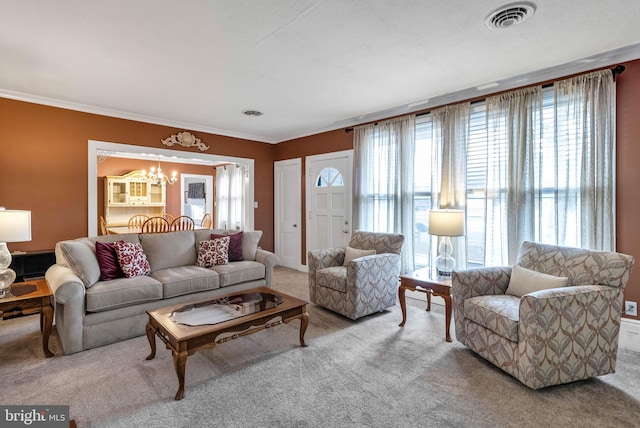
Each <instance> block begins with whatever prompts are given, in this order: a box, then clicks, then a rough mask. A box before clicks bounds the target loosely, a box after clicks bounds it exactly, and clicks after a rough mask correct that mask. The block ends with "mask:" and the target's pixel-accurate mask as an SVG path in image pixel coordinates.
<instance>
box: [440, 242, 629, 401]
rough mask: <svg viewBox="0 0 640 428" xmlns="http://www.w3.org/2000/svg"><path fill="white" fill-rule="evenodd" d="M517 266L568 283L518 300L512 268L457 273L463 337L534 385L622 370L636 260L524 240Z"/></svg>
mask: <svg viewBox="0 0 640 428" xmlns="http://www.w3.org/2000/svg"><path fill="white" fill-rule="evenodd" d="M516 264H517V265H519V266H521V267H523V268H526V269H530V270H533V271H537V272H542V273H545V274H548V275H553V276H556V277H566V278H568V284H569V286H567V287H562V288H551V289H546V290H540V291H534V292H531V293H528V294H524V295H523V296H522V297H516V296H512V295H509V294H505V291H506V289H507V287H508V286H509V281H510V278H511V275H512V269H511V268H510V267H485V268H479V269H471V270H466V271H454V272H453V274H452V294H453V313H454V318H455V331H456V338H457V339H458V341H460V342H461V343H463V344H464V345H466V346H468V347H469V348H471V349H472V350H473V351H475V352H477V353H478V354H480V355H481V356H482V357H483V358H485V359H487V360H489V361H490V362H491V363H493V364H495V365H496V366H498V367H500V368H501V369H502V370H504V371H506V372H507V373H509V374H510V375H512V376H514V377H515V378H517V379H518V380H519V381H520V382H522V383H524V384H525V385H527V386H528V387H530V388H532V389H538V388H544V387H546V386H550V385H558V384H563V383H569V382H573V381H577V380H581V379H587V378H590V377H594V376H600V375H604V374H607V373H613V372H615V368H616V354H617V351H618V332H619V329H620V318H621V316H622V300H623V289H624V286H625V285H626V283H627V281H628V279H629V274H630V273H631V268H632V267H633V264H634V259H633V257H631V256H628V255H626V254H620V253H613V252H604V251H594V250H586V249H580V248H570V247H560V246H555V245H544V244H538V243H534V242H525V243H523V244H522V248H521V249H520V254H519V255H518V261H517V263H516ZM514 276H515V275H514Z"/></svg>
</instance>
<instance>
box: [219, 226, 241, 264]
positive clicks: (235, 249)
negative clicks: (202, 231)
mask: <svg viewBox="0 0 640 428" xmlns="http://www.w3.org/2000/svg"><path fill="white" fill-rule="evenodd" d="M225 236H228V237H229V238H231V241H230V242H229V261H230V262H239V261H242V260H244V259H243V258H242V232H238V233H229V234H225V235H218V234H216V233H212V234H211V239H216V238H223V237H225Z"/></svg>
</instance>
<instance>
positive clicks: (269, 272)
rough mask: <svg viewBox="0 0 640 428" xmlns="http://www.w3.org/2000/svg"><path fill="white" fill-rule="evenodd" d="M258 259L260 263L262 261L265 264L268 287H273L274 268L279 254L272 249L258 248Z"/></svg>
mask: <svg viewBox="0 0 640 428" xmlns="http://www.w3.org/2000/svg"><path fill="white" fill-rule="evenodd" d="M256 261H257V262H259V263H262V264H263V265H264V266H265V269H264V277H265V280H266V281H267V287H269V288H272V286H273V268H274V267H275V265H276V264H278V256H276V255H275V254H274V253H272V252H271V251H267V250H263V249H262V248H258V251H256Z"/></svg>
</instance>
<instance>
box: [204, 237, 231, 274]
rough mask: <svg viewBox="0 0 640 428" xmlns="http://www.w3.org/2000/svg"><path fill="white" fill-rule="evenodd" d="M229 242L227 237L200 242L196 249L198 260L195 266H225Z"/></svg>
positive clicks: (227, 260)
mask: <svg viewBox="0 0 640 428" xmlns="http://www.w3.org/2000/svg"><path fill="white" fill-rule="evenodd" d="M229 241H230V238H229V237H228V236H222V237H220V238H215V239H211V240H209V241H200V243H199V244H198V247H199V248H200V249H199V250H198V260H196V266H200V267H211V266H215V265H226V264H228V263H229Z"/></svg>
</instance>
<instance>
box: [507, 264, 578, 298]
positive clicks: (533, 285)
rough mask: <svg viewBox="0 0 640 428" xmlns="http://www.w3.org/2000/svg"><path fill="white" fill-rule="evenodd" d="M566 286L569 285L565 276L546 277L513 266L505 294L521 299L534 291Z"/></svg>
mask: <svg viewBox="0 0 640 428" xmlns="http://www.w3.org/2000/svg"><path fill="white" fill-rule="evenodd" d="M567 285H569V278H568V277H566V276H553V275H547V274H546V273H542V272H536V271H534V270H531V269H526V268H523V267H522V266H518V265H515V266H514V267H513V269H512V270H511V279H510V280H509V286H508V287H507V291H506V294H510V295H512V296H515V297H522V296H523V295H525V294H529V293H533V292H534V291H540V290H547V289H549V288H558V287H566V286H567Z"/></svg>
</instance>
